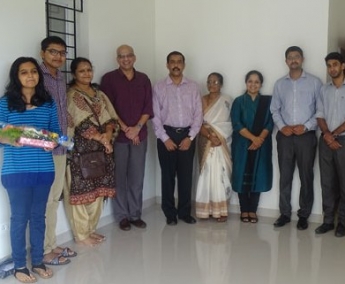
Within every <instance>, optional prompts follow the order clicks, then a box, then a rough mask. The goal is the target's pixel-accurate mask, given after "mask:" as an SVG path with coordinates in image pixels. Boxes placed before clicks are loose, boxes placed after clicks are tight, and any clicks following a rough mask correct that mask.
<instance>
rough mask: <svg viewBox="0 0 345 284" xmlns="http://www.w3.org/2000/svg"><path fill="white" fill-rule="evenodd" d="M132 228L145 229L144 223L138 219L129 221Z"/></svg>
mask: <svg viewBox="0 0 345 284" xmlns="http://www.w3.org/2000/svg"><path fill="white" fill-rule="evenodd" d="M129 222H130V223H131V224H132V225H133V226H135V227H137V228H140V229H145V228H146V223H145V222H144V221H143V220H141V219H140V218H139V219H137V220H131V221H129Z"/></svg>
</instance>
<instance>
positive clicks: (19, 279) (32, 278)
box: [14, 267, 37, 283]
mask: <svg viewBox="0 0 345 284" xmlns="http://www.w3.org/2000/svg"><path fill="white" fill-rule="evenodd" d="M18 273H22V274H25V275H26V276H28V277H29V278H28V279H27V280H24V279H23V278H21V277H20V276H19V275H17V274H18ZM14 277H15V278H16V279H17V280H18V281H19V282H22V283H35V282H37V279H36V277H35V276H34V275H32V274H31V273H30V271H29V269H27V268H26V267H24V268H20V269H15V270H14Z"/></svg>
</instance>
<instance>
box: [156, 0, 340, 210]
mask: <svg viewBox="0 0 345 284" xmlns="http://www.w3.org/2000/svg"><path fill="white" fill-rule="evenodd" d="M339 1H341V0H339ZM155 18H156V60H155V62H156V79H158V78H162V77H164V76H166V74H167V70H166V67H165V62H166V55H167V54H168V53H169V52H170V51H172V50H179V51H181V52H182V53H183V54H184V55H185V56H186V70H185V74H186V75H187V76H189V77H191V78H193V79H195V80H196V81H198V82H199V83H200V84H201V85H202V87H203V91H204V93H205V92H206V86H205V81H206V77H207V75H208V74H209V73H210V72H212V71H219V72H220V73H222V74H223V75H224V81H225V85H224V87H223V93H226V94H230V95H231V96H232V97H233V98H235V97H237V96H238V95H240V94H242V93H243V91H244V88H245V85H244V76H245V74H246V73H247V72H248V71H249V70H251V69H258V70H260V71H261V72H262V73H263V75H264V77H265V82H264V85H263V89H262V92H263V93H265V94H271V93H272V89H273V84H274V82H275V81H276V80H277V79H278V78H280V77H281V76H283V75H284V74H286V73H287V67H286V65H285V62H284V60H285V58H284V52H285V50H286V48H287V47H289V46H291V45H299V46H300V47H302V49H303V50H304V51H305V65H304V66H305V70H307V71H309V72H311V73H313V74H315V75H317V76H319V77H320V78H321V79H322V80H324V79H325V78H326V75H325V74H326V73H325V72H326V70H325V66H324V62H323V58H324V56H325V55H326V53H327V35H328V1H326V0H321V1H315V0H304V1H300V0H279V1H272V0H260V1H258V0H246V1H239V0H213V1H211V0H188V1H185V0H175V1H169V0H159V1H156V16H155ZM274 140H275V139H274ZM273 161H274V186H273V189H272V190H271V191H270V192H269V193H265V194H263V196H262V198H261V202H260V207H261V208H268V209H277V208H278V198H279V193H278V178H279V175H278V165H277V157H276V149H275V145H274V156H273ZM318 171H319V170H318V167H317V166H316V167H315V204H314V208H313V213H316V214H320V213H321V194H320V182H319V172H318ZM298 192H299V180H298V177H297V176H295V179H294V183H293V197H292V199H293V200H292V203H293V210H294V211H296V210H297V209H298V196H297V194H298ZM157 195H160V188H159V184H158V186H157ZM233 196H234V197H235V195H233ZM232 203H236V204H237V197H235V198H233V200H232Z"/></svg>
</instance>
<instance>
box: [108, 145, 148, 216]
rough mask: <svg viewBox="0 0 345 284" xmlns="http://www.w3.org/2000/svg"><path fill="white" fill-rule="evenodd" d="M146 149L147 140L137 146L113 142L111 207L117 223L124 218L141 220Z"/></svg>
mask: <svg viewBox="0 0 345 284" xmlns="http://www.w3.org/2000/svg"><path fill="white" fill-rule="evenodd" d="M146 149H147V139H144V140H143V141H141V142H140V144H139V145H133V144H132V143H117V142H115V145H114V154H115V180H116V198H114V199H113V205H114V215H115V219H116V221H117V222H121V220H122V219H124V218H127V219H128V220H137V219H140V218H141V213H142V204H143V186H144V175H145V159H146Z"/></svg>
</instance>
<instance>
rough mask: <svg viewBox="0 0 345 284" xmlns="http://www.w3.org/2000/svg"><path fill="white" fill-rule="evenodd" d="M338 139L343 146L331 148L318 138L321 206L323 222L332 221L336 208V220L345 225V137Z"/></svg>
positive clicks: (329, 222) (330, 222)
mask: <svg viewBox="0 0 345 284" xmlns="http://www.w3.org/2000/svg"><path fill="white" fill-rule="evenodd" d="M338 141H339V143H340V144H341V145H342V146H343V147H342V148H340V149H338V150H331V149H330V148H329V147H328V146H327V145H326V143H325V142H324V141H323V138H322V137H321V138H320V146H319V163H320V174H321V188H322V207H323V213H324V223H328V224H332V223H334V215H335V213H336V211H337V209H338V220H339V222H340V223H342V224H343V225H345V137H339V138H338Z"/></svg>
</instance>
